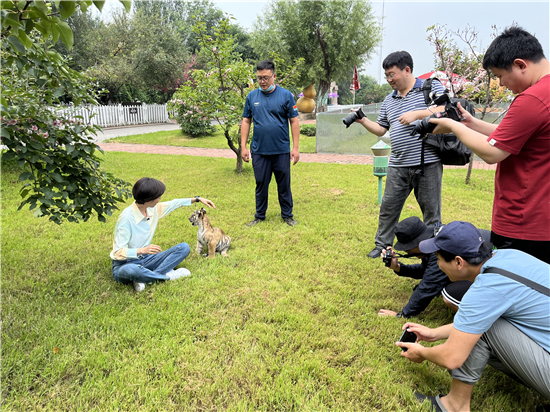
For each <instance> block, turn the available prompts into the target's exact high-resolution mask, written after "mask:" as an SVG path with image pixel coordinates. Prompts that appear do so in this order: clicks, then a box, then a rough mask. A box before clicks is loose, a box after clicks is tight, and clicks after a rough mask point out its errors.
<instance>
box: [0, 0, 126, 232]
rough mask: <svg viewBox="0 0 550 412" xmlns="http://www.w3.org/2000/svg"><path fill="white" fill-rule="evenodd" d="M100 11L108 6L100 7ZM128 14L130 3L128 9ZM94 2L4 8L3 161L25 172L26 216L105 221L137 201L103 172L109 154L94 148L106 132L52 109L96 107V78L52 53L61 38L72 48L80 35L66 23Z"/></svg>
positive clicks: (20, 4) (27, 3) (28, 3)
mask: <svg viewBox="0 0 550 412" xmlns="http://www.w3.org/2000/svg"><path fill="white" fill-rule="evenodd" d="M93 3H94V4H95V5H96V6H97V7H98V8H99V9H101V7H102V6H103V3H104V2H103V1H95V2H93ZM123 3H124V4H125V5H126V7H127V8H129V7H130V4H129V2H123ZM91 5H92V1H78V2H73V1H57V2H55V6H56V9H57V10H56V11H55V12H54V11H52V3H51V2H43V1H42V2H39V1H34V2H32V1H2V2H1V3H0V7H1V41H2V49H1V63H2V67H1V82H2V96H1V102H0V103H1V106H0V110H1V114H2V117H1V126H2V127H1V137H2V144H3V145H4V146H5V147H6V150H5V151H4V152H3V153H2V161H12V162H15V163H16V164H17V166H18V167H20V168H21V169H22V170H21V174H20V175H19V180H20V181H21V182H22V187H21V191H20V194H21V198H22V202H21V204H20V207H19V209H21V208H23V207H24V206H26V205H28V206H29V208H30V209H31V210H33V209H35V216H37V217H38V216H48V218H49V220H51V221H53V222H56V223H61V222H62V221H64V220H68V221H72V222H79V221H81V220H83V221H86V220H88V219H89V218H90V217H91V216H93V215H97V218H98V219H99V220H100V221H105V215H111V214H112V212H113V210H115V209H117V203H118V202H122V201H124V200H125V199H126V198H127V197H128V196H129V195H130V191H129V184H128V183H127V182H124V181H123V180H121V179H118V178H116V177H114V176H113V175H111V174H110V173H106V172H104V171H102V170H101V169H100V158H99V157H98V156H97V151H98V150H101V149H99V147H98V146H97V145H96V144H95V143H94V142H93V135H94V134H95V133H97V130H98V129H99V128H98V127H94V126H90V125H87V124H85V123H84V122H83V120H82V119H80V118H78V117H75V118H74V119H69V120H67V119H65V118H63V117H61V116H59V115H58V114H57V113H56V111H55V110H54V109H50V107H52V106H55V105H56V104H59V103H60V99H61V97H63V96H65V97H67V98H69V99H70V100H71V101H72V102H74V104H75V105H78V104H81V103H94V102H95V101H96V100H95V95H94V93H93V90H94V84H93V82H92V79H91V78H89V77H87V76H86V75H84V74H81V73H79V72H78V71H75V70H73V69H71V68H70V67H68V66H67V63H66V61H65V60H64V59H63V57H62V56H61V55H60V54H59V53H57V52H55V51H54V50H53V49H52V43H56V42H57V41H58V40H59V39H61V40H62V41H63V43H65V45H66V46H67V47H68V48H69V49H70V48H71V47H72V45H73V41H74V38H73V33H72V31H71V29H70V27H69V25H68V24H67V23H66V22H65V21H63V19H66V18H68V17H70V16H72V15H73V14H74V13H75V11H76V10H77V9H80V10H83V11H85V10H86V9H87V8H88V7H89V6H91Z"/></svg>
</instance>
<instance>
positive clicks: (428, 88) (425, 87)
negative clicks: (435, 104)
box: [419, 77, 439, 176]
mask: <svg viewBox="0 0 550 412" xmlns="http://www.w3.org/2000/svg"><path fill="white" fill-rule="evenodd" d="M436 80H437V81H439V79H436ZM432 82H433V78H432V77H430V78H428V79H426V80H424V83H422V87H421V88H420V89H419V90H420V91H421V92H422V93H424V103H426V106H427V107H428V106H429V105H430V103H431V101H432V99H431V97H430V93H431V92H432ZM424 149H425V143H424V140H422V150H421V152H420V164H421V165H422V176H424Z"/></svg>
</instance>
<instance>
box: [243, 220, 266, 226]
mask: <svg viewBox="0 0 550 412" xmlns="http://www.w3.org/2000/svg"><path fill="white" fill-rule="evenodd" d="M260 222H263V220H262V219H258V218H256V219H254V220H253V221H252V222H250V223H248V224H247V225H246V226H248V227H252V226H256V225H257V224H258V223H260Z"/></svg>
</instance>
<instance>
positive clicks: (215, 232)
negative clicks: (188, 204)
mask: <svg viewBox="0 0 550 412" xmlns="http://www.w3.org/2000/svg"><path fill="white" fill-rule="evenodd" d="M189 221H190V222H191V224H192V225H193V226H198V227H199V231H198V232H197V253H198V254H199V255H200V253H201V252H202V249H203V248H204V247H205V246H207V245H208V255H206V254H205V255H204V256H209V257H210V258H211V259H213V258H214V256H215V255H216V252H220V253H221V254H222V256H227V250H228V249H229V244H230V243H231V238H230V237H229V236H227V235H226V234H225V233H224V231H223V230H221V229H220V228H219V227H212V225H211V224H210V220H209V219H208V216H206V210H204V208H201V209H200V210H195V211H194V212H193V214H192V215H191V217H190V218H189Z"/></svg>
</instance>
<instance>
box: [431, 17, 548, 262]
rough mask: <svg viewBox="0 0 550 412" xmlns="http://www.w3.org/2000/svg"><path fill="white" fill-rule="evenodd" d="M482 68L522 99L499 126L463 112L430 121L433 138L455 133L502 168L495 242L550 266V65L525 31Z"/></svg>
mask: <svg viewBox="0 0 550 412" xmlns="http://www.w3.org/2000/svg"><path fill="white" fill-rule="evenodd" d="M483 68H484V69H485V70H491V72H492V73H493V75H495V76H496V77H497V78H498V79H499V81H500V85H501V86H504V87H506V88H507V89H509V90H511V91H512V92H513V93H515V94H517V96H516V97H515V99H514V101H513V102H512V104H511V105H510V108H509V110H508V113H507V114H506V116H505V117H504V118H503V119H502V121H501V122H500V124H499V125H495V124H491V123H487V122H484V121H482V120H479V119H476V118H475V117H473V116H471V115H470V114H469V113H468V112H466V111H465V110H463V109H462V108H461V111H462V114H463V116H464V117H465V120H463V121H462V122H460V123H459V122H455V121H453V120H450V119H431V120H430V121H431V122H432V123H437V124H438V126H437V128H436V129H435V130H434V133H454V134H455V135H457V136H458V138H459V139H460V140H461V141H462V142H463V143H464V144H465V145H466V146H468V147H469V148H470V149H471V150H472V151H473V152H474V153H475V154H476V155H478V156H479V157H481V158H482V159H483V160H485V162H487V163H489V164H493V163H498V165H497V171H496V175H495V199H494V203H493V220H492V228H491V229H492V232H491V242H492V243H493V244H494V245H495V246H496V247H497V248H499V249H517V250H521V251H523V252H526V253H529V254H531V255H533V256H535V257H536V258H538V259H540V260H542V261H544V262H546V263H550V63H549V62H548V60H547V59H546V58H545V56H544V52H543V50H542V47H541V45H540V43H539V41H538V40H537V39H536V38H535V37H534V36H532V35H531V34H529V33H528V32H526V31H525V30H523V29H522V28H520V27H517V26H514V27H511V28H508V29H506V30H505V31H504V32H503V33H502V34H501V35H500V36H498V37H497V38H496V39H495V40H494V41H493V42H492V43H491V45H490V46H489V48H488V49H487V52H486V53H485V56H484V58H483Z"/></svg>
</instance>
